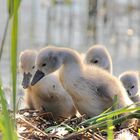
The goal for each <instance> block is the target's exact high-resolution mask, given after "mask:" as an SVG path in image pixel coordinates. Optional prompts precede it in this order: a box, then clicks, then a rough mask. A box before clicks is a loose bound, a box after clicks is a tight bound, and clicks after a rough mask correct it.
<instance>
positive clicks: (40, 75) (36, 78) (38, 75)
mask: <svg viewBox="0 0 140 140" xmlns="http://www.w3.org/2000/svg"><path fill="white" fill-rule="evenodd" d="M44 76H45V74H44V73H43V72H42V71H40V70H37V71H36V73H35V75H34V77H33V79H32V82H31V85H32V86H33V85H35V84H36V83H37V82H38V81H39V80H41V79H42V78H43V77H44Z"/></svg>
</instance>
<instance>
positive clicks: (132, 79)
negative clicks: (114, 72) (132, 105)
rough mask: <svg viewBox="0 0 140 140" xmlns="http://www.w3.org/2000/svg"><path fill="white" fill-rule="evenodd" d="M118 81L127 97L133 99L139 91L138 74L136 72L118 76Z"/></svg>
mask: <svg viewBox="0 0 140 140" xmlns="http://www.w3.org/2000/svg"><path fill="white" fill-rule="evenodd" d="M119 79H120V81H121V82H122V83H123V85H124V87H125V89H126V91H127V93H128V95H129V96H130V97H134V96H136V95H137V94H138V91H139V74H138V72H136V71H128V72H124V73H122V74H121V75H120V76H119Z"/></svg>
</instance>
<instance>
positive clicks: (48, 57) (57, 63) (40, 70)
mask: <svg viewBox="0 0 140 140" xmlns="http://www.w3.org/2000/svg"><path fill="white" fill-rule="evenodd" d="M62 64H63V59H62V55H61V53H60V51H59V50H58V48H56V47H46V48H43V49H41V50H40V52H39V54H38V56H37V59H36V67H37V71H36V73H35V75H34V77H33V80H32V82H31V85H34V84H36V83H37V82H38V81H39V80H40V79H42V78H43V77H44V76H45V75H48V74H49V73H52V72H54V71H56V70H57V69H59V68H60V67H61V65H62Z"/></svg>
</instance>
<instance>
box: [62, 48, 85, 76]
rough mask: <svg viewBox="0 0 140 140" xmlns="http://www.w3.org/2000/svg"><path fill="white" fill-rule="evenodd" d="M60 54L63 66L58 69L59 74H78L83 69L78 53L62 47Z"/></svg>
mask: <svg viewBox="0 0 140 140" xmlns="http://www.w3.org/2000/svg"><path fill="white" fill-rule="evenodd" d="M61 56H62V59H63V66H62V68H61V70H60V75H61V76H62V75H63V77H67V78H68V77H69V78H70V77H73V76H74V77H75V76H78V75H79V74H80V73H81V71H82V70H83V65H82V61H81V58H80V55H79V54H78V53H77V52H76V51H73V50H71V49H63V50H62V51H61Z"/></svg>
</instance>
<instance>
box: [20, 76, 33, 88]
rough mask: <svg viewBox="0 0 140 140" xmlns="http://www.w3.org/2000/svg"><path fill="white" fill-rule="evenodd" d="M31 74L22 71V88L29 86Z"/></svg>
mask: <svg viewBox="0 0 140 140" xmlns="http://www.w3.org/2000/svg"><path fill="white" fill-rule="evenodd" d="M31 77H32V74H31V73H27V74H26V73H24V74H23V80H22V86H23V88H24V89H26V88H28V87H29V84H30V80H31Z"/></svg>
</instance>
